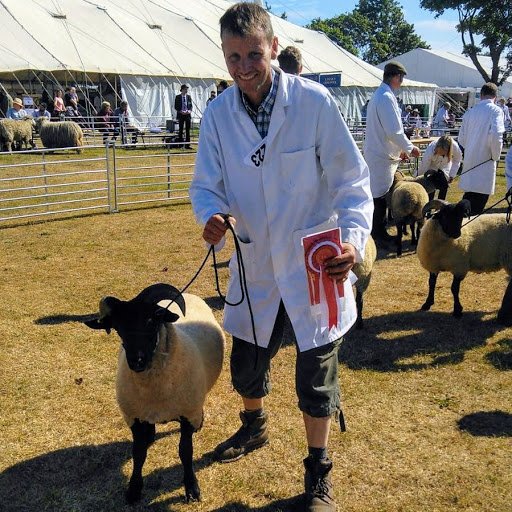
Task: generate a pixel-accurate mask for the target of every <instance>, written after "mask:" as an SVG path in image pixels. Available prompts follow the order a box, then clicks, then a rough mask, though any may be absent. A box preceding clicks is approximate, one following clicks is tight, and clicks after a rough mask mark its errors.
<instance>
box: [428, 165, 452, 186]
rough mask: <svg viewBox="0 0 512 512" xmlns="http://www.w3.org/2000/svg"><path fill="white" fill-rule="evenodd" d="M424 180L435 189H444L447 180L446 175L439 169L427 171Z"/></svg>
mask: <svg viewBox="0 0 512 512" xmlns="http://www.w3.org/2000/svg"><path fill="white" fill-rule="evenodd" d="M425 178H426V179H427V180H428V181H429V182H430V183H431V184H432V186H434V187H435V188H436V189H440V188H444V187H446V186H448V180H447V179H446V174H445V173H444V172H443V171H442V170H441V169H437V170H434V169H429V170H428V171H427V172H426V173H425Z"/></svg>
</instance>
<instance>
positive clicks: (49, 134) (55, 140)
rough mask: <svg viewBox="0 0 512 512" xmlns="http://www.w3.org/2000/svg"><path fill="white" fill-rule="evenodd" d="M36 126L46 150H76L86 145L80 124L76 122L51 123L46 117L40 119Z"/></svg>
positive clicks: (78, 151)
mask: <svg viewBox="0 0 512 512" xmlns="http://www.w3.org/2000/svg"><path fill="white" fill-rule="evenodd" d="M36 126H37V129H38V131H39V135H40V137H41V142H42V143H43V146H44V147H45V148H49V149H54V148H76V152H77V153H80V152H81V151H82V150H81V149H80V148H81V147H82V146H83V145H84V132H83V131H82V128H81V127H80V125H79V124H78V123H75V122H74V121H58V122H56V123H54V122H50V121H49V120H48V119H47V118H46V117H38V118H37V121H36Z"/></svg>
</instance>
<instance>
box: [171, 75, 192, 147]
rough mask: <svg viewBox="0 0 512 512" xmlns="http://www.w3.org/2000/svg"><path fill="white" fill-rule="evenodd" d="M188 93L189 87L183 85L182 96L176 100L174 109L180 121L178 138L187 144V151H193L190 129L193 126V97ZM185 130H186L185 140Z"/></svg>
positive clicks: (178, 96) (179, 95)
mask: <svg viewBox="0 0 512 512" xmlns="http://www.w3.org/2000/svg"><path fill="white" fill-rule="evenodd" d="M187 92H188V85H187V84H182V85H181V88H180V94H178V95H177V96H176V98H175V99H174V108H175V109H176V113H177V114H176V115H177V119H178V137H179V140H180V141H182V142H185V143H186V144H185V145H184V146H183V147H185V148H186V149H192V148H191V146H190V127H191V125H192V97H191V96H190V94H187ZM183 128H185V138H183Z"/></svg>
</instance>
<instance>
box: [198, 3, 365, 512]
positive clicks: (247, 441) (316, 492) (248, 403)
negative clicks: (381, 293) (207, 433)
mask: <svg viewBox="0 0 512 512" xmlns="http://www.w3.org/2000/svg"><path fill="white" fill-rule="evenodd" d="M220 27H221V41H222V49H223V52H224V58H225V61H226V65H227V67H228V71H229V73H230V75H231V76H232V78H233V80H234V86H233V87H230V88H229V89H227V90H226V91H225V92H224V93H223V94H222V95H220V96H218V97H217V99H216V100H215V101H214V102H212V103H211V104H210V106H209V107H208V109H207V110H206V112H205V115H204V117H203V122H202V125H201V132H200V137H199V147H198V153H197V159H196V167H195V174H194V178H193V181H192V185H191V189H190V196H191V199H192V205H193V208H194V212H195V215H196V217H197V219H198V221H199V222H200V223H201V224H203V225H204V231H203V238H204V239H205V240H206V242H207V243H209V244H213V245H216V244H218V243H219V242H221V241H222V239H223V237H224V235H225V232H226V229H227V226H226V222H227V220H226V217H225V216H226V215H227V214H230V215H231V217H229V222H230V223H231V224H232V225H235V223H236V231H237V235H238V239H239V241H240V246H241V252H242V255H243V263H244V266H245V274H246V281H247V286H248V292H249V297H250V301H251V307H252V313H253V319H254V327H255V335H256V336H255V338H256V339H254V336H253V331H252V327H251V315H250V312H249V308H248V305H247V301H246V300H245V301H244V302H242V304H241V305H239V306H237V307H234V306H230V305H228V304H226V307H225V312H224V327H225V329H226V330H227V331H228V332H230V333H231V334H232V335H233V346H232V352H231V378H232V382H233V386H234V388H235V390H236V391H237V393H238V394H239V395H240V397H241V400H242V403H243V407H244V409H243V411H242V412H241V413H240V417H241V420H242V426H241V427H240V429H239V430H238V431H237V432H236V433H235V434H234V435H233V436H231V437H230V438H229V439H227V440H226V441H224V442H222V443H221V444H219V446H217V448H216V449H215V452H214V456H215V458H216V459H217V460H218V461H220V462H232V461H235V460H237V459H239V458H240V457H242V456H244V455H246V454H247V453H249V452H250V451H252V450H255V449H257V448H261V447H262V446H264V445H266V444H267V443H268V431H267V420H268V416H267V413H266V411H265V409H264V397H265V396H266V395H267V394H268V393H269V391H270V362H271V359H272V357H273V356H274V355H275V354H276V353H277V351H278V350H279V347H280V345H281V341H282V333H283V321H284V319H285V315H286V314H288V315H289V318H290V321H291V323H292V326H293V330H294V332H295V337H296V349H297V362H296V369H295V372H296V375H295V382H296V392H297V395H298V398H299V402H298V406H299V409H300V410H301V411H302V416H303V420H304V425H305V430H306V438H307V443H308V450H309V454H308V456H307V457H306V459H304V466H305V491H306V492H305V503H306V505H305V510H307V511H311V512H315V511H316V512H320V511H325V512H327V511H334V510H336V505H335V501H334V492H333V485H332V481H331V469H332V462H331V460H330V459H329V457H328V453H327V444H328V438H329V430H330V424H331V416H332V415H335V414H337V413H339V412H340V407H341V406H340V391H339V383H338V358H337V353H338V347H339V343H340V340H341V337H342V336H343V334H344V333H345V332H346V331H347V330H348V329H349V328H350V326H351V325H352V324H353V322H354V321H355V318H356V316H357V313H356V310H355V302H354V298H353V293H352V287H351V284H350V280H349V279H347V277H348V273H349V271H350V269H351V268H352V266H353V265H354V263H355V262H356V261H360V260H361V257H362V255H363V254H364V247H365V245H366V241H367V238H368V235H369V233H370V229H371V216H372V201H371V195H370V186H369V176H368V169H367V167H366V165H365V162H364V160H363V158H362V156H361V153H360V152H359V150H358V149H357V146H356V144H355V142H354V140H353V138H352V136H351V135H350V132H349V130H348V129H347V126H346V124H345V122H344V121H343V119H342V117H341V115H340V113H339V111H338V109H337V107H336V103H335V102H334V100H333V98H332V97H331V96H330V94H329V92H328V91H327V89H326V88H324V87H323V86H321V85H319V84H317V83H315V82H313V81H310V80H306V79H303V78H300V77H298V76H293V75H288V74H286V73H284V72H282V71H281V70H279V68H274V67H272V66H271V60H273V59H275V58H276V57H277V52H278V41H277V38H276V37H275V36H274V34H273V30H272V25H271V22H270V17H269V15H268V13H267V12H266V11H265V9H263V8H262V7H261V6H259V5H257V4H255V3H250V2H246V3H239V4H235V5H233V6H231V7H230V8H229V9H228V10H227V11H226V12H225V13H224V15H223V16H222V18H221V20H220ZM305 112H307V122H304V120H305V117H304V113H305ZM338 227H339V228H341V239H342V244H343V249H342V251H341V253H339V254H338V255H337V256H334V257H331V258H330V259H328V260H326V262H325V269H326V272H327V282H330V283H331V286H335V285H336V283H339V286H343V291H344V297H343V298H342V299H339V300H338V301H337V302H336V304H337V306H339V307H338V309H337V311H338V313H339V316H338V317H337V318H338V320H337V323H336V325H334V326H331V327H327V326H325V325H323V324H322V322H320V320H319V319H318V317H317V316H315V314H314V313H313V311H312V308H311V304H310V299H309V292H308V279H307V273H306V267H305V262H304V260H305V258H304V252H303V247H302V246H301V239H302V237H304V236H306V235H309V234H312V233H318V232H321V231H325V230H328V229H331V228H338ZM227 298H228V300H229V301H230V302H234V301H237V300H239V298H240V278H239V275H238V271H237V263H236V257H235V256H233V257H232V259H231V262H230V282H229V287H228V293H227ZM286 414H288V413H284V412H283V420H284V418H285V417H286V416H285V415H286ZM269 456H271V455H270V454H269Z"/></svg>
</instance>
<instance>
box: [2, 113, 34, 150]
mask: <svg viewBox="0 0 512 512" xmlns="http://www.w3.org/2000/svg"><path fill="white" fill-rule="evenodd" d="M33 126H34V120H33V119H32V118H31V117H26V118H25V119H1V120H0V149H2V150H4V148H5V150H6V151H9V152H11V151H12V149H13V145H14V144H15V143H16V145H17V149H22V147H23V144H25V149H28V145H29V144H30V147H31V148H32V149H35V147H36V145H35V144H34V139H33V136H32V128H33Z"/></svg>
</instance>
